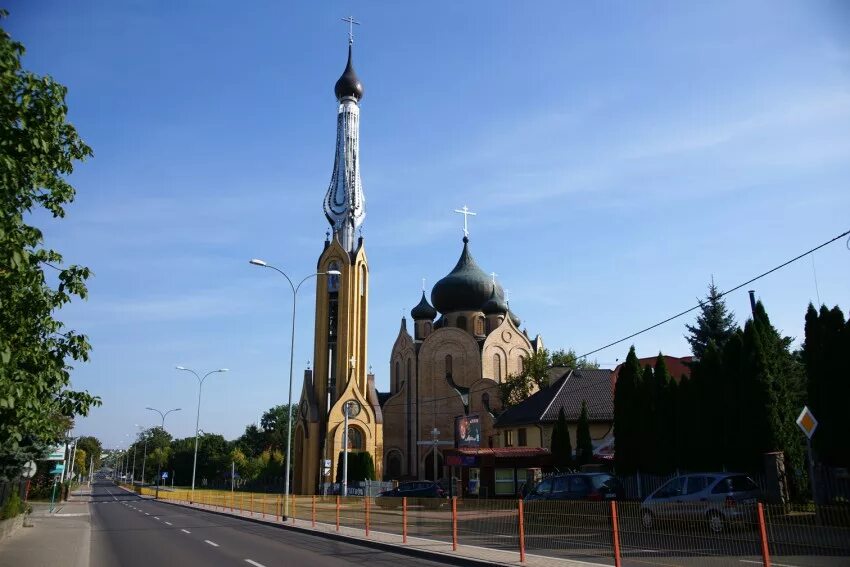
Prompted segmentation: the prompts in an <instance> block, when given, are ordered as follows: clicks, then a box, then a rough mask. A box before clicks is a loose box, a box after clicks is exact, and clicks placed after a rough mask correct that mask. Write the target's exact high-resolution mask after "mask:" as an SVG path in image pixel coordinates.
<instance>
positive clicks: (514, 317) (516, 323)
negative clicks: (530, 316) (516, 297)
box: [508, 309, 522, 329]
mask: <svg viewBox="0 0 850 567" xmlns="http://www.w3.org/2000/svg"><path fill="white" fill-rule="evenodd" d="M508 317H510V318H511V321H513V324H514V327H516V328H517V329H519V326H520V325H522V319H520V318H519V317H518V316H517V314H516V313H514V312H513V311H511V310H510V309H508Z"/></svg>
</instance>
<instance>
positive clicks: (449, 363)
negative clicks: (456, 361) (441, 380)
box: [446, 354, 452, 376]
mask: <svg viewBox="0 0 850 567" xmlns="http://www.w3.org/2000/svg"><path fill="white" fill-rule="evenodd" d="M451 375H452V355H450V354H447V355H446V376H451Z"/></svg>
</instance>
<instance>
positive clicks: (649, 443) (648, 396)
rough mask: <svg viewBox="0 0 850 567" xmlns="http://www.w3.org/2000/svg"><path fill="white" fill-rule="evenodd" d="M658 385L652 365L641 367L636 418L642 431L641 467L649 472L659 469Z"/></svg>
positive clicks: (639, 453)
mask: <svg viewBox="0 0 850 567" xmlns="http://www.w3.org/2000/svg"><path fill="white" fill-rule="evenodd" d="M656 386H657V384H656V382H655V375H654V373H653V372H652V366H650V365H648V364H647V365H646V366H644V367H643V368H642V369H641V373H640V381H639V382H638V392H637V395H638V398H637V399H638V403H637V406H636V407H635V414H636V417H635V419H636V420H637V424H638V431H639V432H640V442H639V445H638V463H639V467H640V470H642V471H649V472H657V471H659V466H658V463H659V458H658V451H659V447H660V444H659V442H658V423H657V421H656V419H655V415H656V412H657V411H658V406H657V401H658V396H657V395H656Z"/></svg>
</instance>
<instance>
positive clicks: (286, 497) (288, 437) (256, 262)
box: [248, 258, 342, 520]
mask: <svg viewBox="0 0 850 567" xmlns="http://www.w3.org/2000/svg"><path fill="white" fill-rule="evenodd" d="M248 263H249V264H251V265H253V266H260V267H261V268H270V269H272V270H274V271H275V272H277V273H279V274H280V275H282V276H283V277H284V278H286V281H287V282H288V283H289V287H291V288H292V335H291V337H290V345H289V398H288V402H287V403H288V404H289V411H288V412H287V418H286V422H287V423H286V470H285V471H284V473H285V474H284V477H283V478H284V481H283V492H284V497H283V519H284V520H286V518H287V517H288V516H289V468H290V466H291V465H290V457H291V455H292V362H293V358H294V357H295V306H296V305H297V303H296V299H297V297H298V290H299V289H301V284H303V283H304V282H306V281H307V280H308V279H310V278H312V277H315V276H324V275H328V276H339V275H341V274H342V272H340V271H339V270H328V271H327V272H316V273H314V274H310V275H308V276H305V277H304V279H303V280H301V281H300V282H298V285H295V284H293V283H292V280H291V279H289V276H287V275H286V273H284V271H283V270H280V269H278V268H276V267H274V266H272V265H271V264H269V263H267V262H265V261H264V260H259V259H257V258H253V259H252V260H250V261H249V262H248Z"/></svg>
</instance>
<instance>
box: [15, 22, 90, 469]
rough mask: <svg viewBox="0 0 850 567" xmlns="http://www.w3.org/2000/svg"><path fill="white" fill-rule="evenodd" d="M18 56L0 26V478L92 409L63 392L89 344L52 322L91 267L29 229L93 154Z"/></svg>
mask: <svg viewBox="0 0 850 567" xmlns="http://www.w3.org/2000/svg"><path fill="white" fill-rule="evenodd" d="M4 16H5V12H3V13H2V15H0V17H4ZM23 54H24V47H23V46H22V45H21V44H20V43H18V42H15V41H13V40H12V39H11V37H10V36H9V34H8V33H6V31H5V30H2V29H0V479H3V478H11V477H15V476H16V475H17V474H18V472H19V471H20V468H21V466H22V465H23V464H24V463H25V462H26V461H27V460H29V459H31V458H33V457H36V458H38V457H41V456H43V453H44V451H45V450H46V449H47V448H48V446H49V445H50V444H53V443H55V442H57V441H59V440H60V439H61V437H62V434H63V433H64V429H63V428H64V426H65V420H66V418H70V417H73V416H74V415H86V414H87V413H88V411H89V409H90V408H91V407H92V406H96V405H99V404H100V399H99V398H96V397H94V396H91V395H89V394H88V393H86V392H77V391H73V390H70V389H69V388H68V387H69V385H70V381H71V370H72V366H71V364H70V363H71V362H72V361H85V360H88V353H89V349H90V345H89V343H88V340H87V339H86V337H85V335H81V334H79V333H77V332H75V331H73V330H71V329H67V328H66V327H65V326H64V325H63V323H62V322H61V321H59V320H58V319H56V318H55V315H56V312H57V311H58V310H59V309H61V308H62V306H64V305H66V304H67V303H68V302H70V301H71V299H72V298H73V297H79V298H83V299H84V298H85V297H86V295H87V290H86V286H85V281H86V279H87V278H88V277H89V275H90V272H89V269H88V268H85V267H82V266H73V265H72V266H67V267H63V266H62V256H61V255H60V254H59V253H58V252H56V251H55V250H50V249H46V248H43V247H42V244H43V237H42V233H41V231H40V230H39V229H38V228H36V227H35V226H32V225H30V224H28V222H27V221H29V220H30V219H32V218H38V217H37V216H34V215H33V213H36V212H37V211H39V210H44V211H46V212H47V213H49V214H51V215H52V216H53V217H56V218H59V217H63V216H64V215H65V206H66V205H67V204H68V203H70V202H71V201H73V199H74V188H73V187H72V186H71V185H70V184H69V183H68V181H67V177H68V176H69V175H70V174H71V172H72V171H73V169H74V162H77V161H80V160H83V159H85V158H86V157H88V156H90V155H91V149H90V148H89V147H88V146H86V145H85V144H84V143H83V141H82V140H81V139H80V138H79V136H78V135H77V132H76V130H75V129H74V127H73V126H72V125H71V124H70V123H68V122H67V112H68V108H67V106H66V104H65V95H66V89H65V87H63V86H62V85H60V84H58V83H57V82H56V81H54V80H53V79H52V78H50V77H46V76H45V77H42V76H39V75H36V74H34V73H31V72H29V71H26V70H25V69H23V67H22V66H21V57H22V56H23ZM45 267H46V268H47V269H49V270H50V275H49V277H48V276H47V275H45V272H44V269H45Z"/></svg>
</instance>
